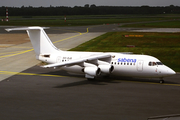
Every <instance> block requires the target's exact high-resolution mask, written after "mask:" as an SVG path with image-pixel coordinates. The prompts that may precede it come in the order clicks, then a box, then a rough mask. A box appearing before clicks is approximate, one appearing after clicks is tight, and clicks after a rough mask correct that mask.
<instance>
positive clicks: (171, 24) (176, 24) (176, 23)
mask: <svg viewBox="0 0 180 120" xmlns="http://www.w3.org/2000/svg"><path fill="white" fill-rule="evenodd" d="M121 27H139V28H140V27H141V28H143V27H144V28H180V19H178V20H172V21H164V22H153V23H141V24H131V25H123V26H121Z"/></svg>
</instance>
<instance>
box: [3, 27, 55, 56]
mask: <svg viewBox="0 0 180 120" xmlns="http://www.w3.org/2000/svg"><path fill="white" fill-rule="evenodd" d="M6 30H7V31H13V30H26V31H27V33H28V36H29V38H30V40H31V43H32V46H33V48H34V51H35V53H36V55H40V54H44V53H55V52H57V51H58V49H57V48H56V47H55V46H54V45H53V43H52V42H51V40H50V39H49V37H48V36H47V34H46V32H45V31H44V29H43V28H42V27H23V28H11V29H6Z"/></svg>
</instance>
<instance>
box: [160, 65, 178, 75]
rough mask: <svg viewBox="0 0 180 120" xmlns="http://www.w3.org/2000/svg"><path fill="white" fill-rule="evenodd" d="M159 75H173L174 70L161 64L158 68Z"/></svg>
mask: <svg viewBox="0 0 180 120" xmlns="http://www.w3.org/2000/svg"><path fill="white" fill-rule="evenodd" d="M160 73H161V75H163V76H171V75H175V74H176V72H175V71H174V70H172V69H171V68H169V67H167V66H163V67H162V68H161V70H160Z"/></svg>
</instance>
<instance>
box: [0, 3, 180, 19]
mask: <svg viewBox="0 0 180 120" xmlns="http://www.w3.org/2000/svg"><path fill="white" fill-rule="evenodd" d="M7 8H8V11H9V15H11V16H60V15H110V14H111V15H112V14H179V13H180V7H179V6H174V5H170V6H165V7H162V6H157V7H152V6H136V7H132V6H96V5H94V4H93V5H89V4H86V5H84V6H83V7H82V6H74V7H65V6H57V7H54V6H50V7H32V6H28V7H25V6H22V7H7ZM5 15H6V7H5V6H2V7H0V16H5Z"/></svg>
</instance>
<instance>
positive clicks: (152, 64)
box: [149, 62, 163, 66]
mask: <svg viewBox="0 0 180 120" xmlns="http://www.w3.org/2000/svg"><path fill="white" fill-rule="evenodd" d="M156 65H163V64H162V62H149V66H156Z"/></svg>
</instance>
